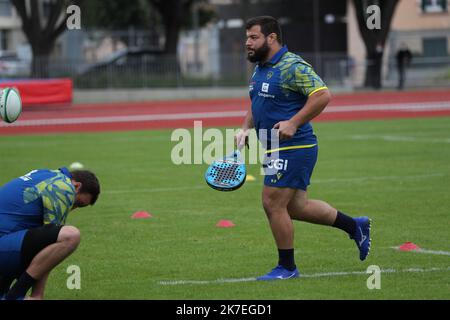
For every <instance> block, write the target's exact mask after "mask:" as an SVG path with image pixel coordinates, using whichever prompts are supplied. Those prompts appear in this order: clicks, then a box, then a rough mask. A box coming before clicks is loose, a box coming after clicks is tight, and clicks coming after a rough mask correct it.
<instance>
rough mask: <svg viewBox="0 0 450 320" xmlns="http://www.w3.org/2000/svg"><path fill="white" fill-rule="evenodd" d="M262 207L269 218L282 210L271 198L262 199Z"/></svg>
mask: <svg viewBox="0 0 450 320" xmlns="http://www.w3.org/2000/svg"><path fill="white" fill-rule="evenodd" d="M262 205H263V208H264V211H265V212H266V214H267V216H268V217H269V218H270V217H272V216H273V215H276V214H277V212H281V211H282V208H281V207H280V203H279V202H278V201H277V200H276V199H274V198H271V197H263V200H262Z"/></svg>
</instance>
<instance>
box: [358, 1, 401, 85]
mask: <svg viewBox="0 0 450 320" xmlns="http://www.w3.org/2000/svg"><path fill="white" fill-rule="evenodd" d="M397 4H398V0H353V5H354V6H355V9H356V18H357V21H358V27H359V31H360V33H361V37H362V39H363V41H364V44H365V46H366V61H367V68H366V76H365V81H364V85H365V86H366V87H373V88H376V89H379V88H381V67H382V60H383V53H384V46H385V43H386V39H387V36H388V34H389V31H390V28H391V22H392V18H393V16H394V12H395V8H396V7H397ZM371 5H377V6H378V7H379V8H380V13H381V15H380V28H379V29H378V28H375V29H370V28H368V24H367V19H368V18H369V13H368V12H367V8H368V7H369V6H371Z"/></svg>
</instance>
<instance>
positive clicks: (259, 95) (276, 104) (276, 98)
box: [249, 46, 327, 152]
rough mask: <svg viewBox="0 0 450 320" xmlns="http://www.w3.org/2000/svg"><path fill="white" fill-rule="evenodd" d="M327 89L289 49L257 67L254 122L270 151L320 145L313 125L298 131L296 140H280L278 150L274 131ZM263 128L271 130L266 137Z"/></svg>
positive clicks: (252, 84) (252, 90) (253, 90)
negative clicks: (317, 94)
mask: <svg viewBox="0 0 450 320" xmlns="http://www.w3.org/2000/svg"><path fill="white" fill-rule="evenodd" d="M323 89H327V86H326V85H325V83H324V82H323V81H322V79H321V78H320V77H319V76H318V75H317V74H316V73H315V72H314V70H313V69H312V67H311V65H310V64H308V63H307V62H306V61H305V60H303V59H302V58H301V57H300V56H298V55H296V54H293V53H291V52H289V51H288V48H287V47H286V46H284V47H282V48H281V49H280V50H279V51H278V52H277V53H276V54H275V55H274V56H273V57H272V59H271V60H270V61H267V62H266V63H264V64H260V63H259V64H257V65H256V67H255V71H254V73H253V75H252V78H251V80H250V86H249V92H250V99H251V101H252V114H253V122H254V124H255V129H256V133H257V135H258V138H259V140H260V141H261V143H262V144H263V145H264V146H265V147H266V148H267V149H268V150H267V151H268V152H269V151H272V152H274V151H279V150H289V149H296V148H305V147H312V146H314V145H315V144H317V138H316V136H315V135H314V132H313V129H312V126H311V124H310V123H309V122H307V123H305V124H304V125H302V126H301V127H300V128H298V130H297V132H296V133H295V135H294V137H292V139H288V140H282V141H280V143H279V148H277V149H272V148H271V142H270V130H271V129H272V128H273V126H274V125H275V124H276V123H278V122H280V121H285V120H289V119H291V118H292V117H293V116H294V115H295V114H296V113H298V112H299V111H300V109H301V108H303V106H304V105H305V103H306V101H307V100H308V97H309V96H311V95H312V94H313V93H316V92H317V91H320V90H323ZM261 129H264V130H267V131H266V132H267V135H266V136H263V135H262V134H261V132H260V130H261ZM270 149H272V150H270Z"/></svg>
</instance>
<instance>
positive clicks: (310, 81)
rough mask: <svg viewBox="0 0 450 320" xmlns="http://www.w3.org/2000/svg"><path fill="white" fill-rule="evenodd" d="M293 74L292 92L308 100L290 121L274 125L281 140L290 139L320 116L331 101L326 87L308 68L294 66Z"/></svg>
mask: <svg viewBox="0 0 450 320" xmlns="http://www.w3.org/2000/svg"><path fill="white" fill-rule="evenodd" d="M293 72H295V76H294V77H293V79H295V80H294V81H292V83H291V86H292V87H293V90H296V91H298V92H300V93H302V94H303V95H305V96H307V97H308V99H307V100H306V103H305V105H304V106H303V108H301V109H300V111H299V112H297V113H296V114H295V115H294V116H293V117H292V118H291V119H289V120H286V121H280V122H278V123H276V124H275V125H274V129H278V132H279V137H280V139H281V140H282V139H290V138H292V137H293V136H294V134H295V133H296V131H297V129H298V128H299V127H301V126H302V125H304V124H305V123H307V122H309V121H311V120H312V119H314V118H315V117H317V116H318V115H319V114H321V113H322V111H323V110H324V109H325V107H326V106H327V105H328V103H329V102H330V100H331V94H330V91H329V90H328V88H327V86H326V85H325V83H324V82H323V81H322V79H320V77H319V76H317V75H316V73H315V72H314V71H313V70H312V68H311V67H310V66H304V65H300V66H296V68H295V70H293Z"/></svg>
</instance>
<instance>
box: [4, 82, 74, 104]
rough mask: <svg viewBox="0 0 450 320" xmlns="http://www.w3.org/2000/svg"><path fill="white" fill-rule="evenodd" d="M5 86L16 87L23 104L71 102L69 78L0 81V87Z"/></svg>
mask: <svg viewBox="0 0 450 320" xmlns="http://www.w3.org/2000/svg"><path fill="white" fill-rule="evenodd" d="M5 87H14V88H17V89H18V90H19V92H20V96H21V98H22V104H23V105H24V106H33V105H48V104H70V103H72V96H73V83H72V80H71V79H49V80H44V79H41V80H7V81H1V82H0V88H5Z"/></svg>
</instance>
